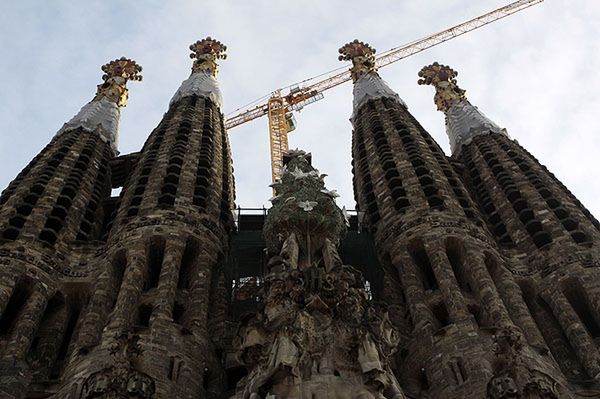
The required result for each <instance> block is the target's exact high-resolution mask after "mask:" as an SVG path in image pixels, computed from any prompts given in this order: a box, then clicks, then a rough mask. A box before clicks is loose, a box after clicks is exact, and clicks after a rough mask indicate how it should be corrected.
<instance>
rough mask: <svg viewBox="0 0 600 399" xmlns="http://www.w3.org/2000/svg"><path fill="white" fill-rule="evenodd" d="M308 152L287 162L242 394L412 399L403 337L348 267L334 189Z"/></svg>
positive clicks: (242, 346) (243, 329) (240, 344)
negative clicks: (402, 364) (401, 350)
mask: <svg viewBox="0 0 600 399" xmlns="http://www.w3.org/2000/svg"><path fill="white" fill-rule="evenodd" d="M322 179H323V178H322V176H320V175H319V172H318V171H317V170H315V169H314V168H313V167H312V166H311V165H310V162H309V159H308V156H307V154H305V153H303V152H295V153H294V154H293V155H292V159H291V160H289V162H287V164H286V169H285V170H284V172H283V174H282V179H281V182H280V184H278V185H277V186H276V197H275V198H274V199H273V200H272V201H273V207H272V208H271V209H270V210H269V214H268V217H267V220H266V223H265V228H264V234H265V239H266V243H267V248H268V251H269V255H270V258H269V261H268V265H267V267H268V272H267V275H266V276H265V283H264V288H263V290H264V292H263V298H264V299H263V310H262V311H260V312H257V313H254V314H249V315H247V316H246V317H245V318H244V319H243V321H242V323H241V325H240V328H239V331H238V334H237V339H236V341H237V342H236V343H237V345H236V347H237V349H238V352H237V356H238V358H239V360H240V362H241V363H242V364H243V365H244V366H245V367H246V368H248V369H249V373H248V375H247V377H246V378H244V379H242V380H241V381H240V382H239V383H238V392H237V394H236V395H235V396H234V397H235V398H252V399H255V398H256V399H257V398H264V397H277V398H279V397H281V398H298V399H300V398H307V397H309V398H311V397H323V398H364V399H370V398H373V399H375V398H383V397H385V398H394V399H402V398H404V397H405V396H404V395H403V394H402V392H401V390H400V387H399V385H398V382H397V381H396V378H395V377H394V374H393V372H392V370H391V368H390V361H391V359H392V355H393V354H394V352H395V349H396V346H397V343H398V339H399V335H398V333H397V331H395V330H394V327H393V326H392V323H391V322H390V320H389V317H388V314H387V309H386V306H385V305H384V304H380V303H375V302H371V301H369V297H368V294H367V291H366V290H365V286H364V281H363V278H362V275H361V273H360V272H359V271H358V270H356V269H355V268H353V267H352V266H350V265H344V264H343V263H342V260H341V259H340V257H339V254H338V251H337V246H338V243H339V241H340V239H341V238H342V235H343V234H344V233H345V224H344V222H345V220H344V216H343V214H342V211H341V210H340V209H339V208H338V207H337V206H336V205H335V202H334V200H333V198H332V197H333V196H334V192H331V191H328V190H327V189H325V186H324V184H323V180H322Z"/></svg>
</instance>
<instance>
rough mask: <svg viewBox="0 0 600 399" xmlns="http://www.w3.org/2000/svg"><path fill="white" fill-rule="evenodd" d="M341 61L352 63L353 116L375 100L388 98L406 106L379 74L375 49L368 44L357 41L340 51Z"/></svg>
mask: <svg viewBox="0 0 600 399" xmlns="http://www.w3.org/2000/svg"><path fill="white" fill-rule="evenodd" d="M338 51H339V52H340V54H341V55H340V56H339V57H338V59H339V60H340V61H352V68H350V73H351V74H352V81H353V82H354V90H353V94H354V102H353V108H354V110H353V116H354V115H355V114H356V113H357V112H358V109H359V108H360V107H361V106H362V105H363V104H365V103H366V102H367V101H369V100H371V99H374V98H381V97H388V98H392V99H395V100H396V101H398V102H400V103H401V104H402V105H404V106H406V104H405V103H404V101H402V99H401V98H400V96H398V94H397V93H396V92H394V91H393V90H392V89H390V87H389V86H388V85H387V83H386V82H385V81H384V80H383V79H381V77H380V76H379V74H378V73H377V66H376V65H375V51H376V50H375V49H374V48H373V47H371V46H369V45H368V44H367V43H363V42H361V41H358V40H357V39H355V40H354V41H352V42H350V43H347V44H345V45H344V46H342V47H341V48H340V49H339V50H338Z"/></svg>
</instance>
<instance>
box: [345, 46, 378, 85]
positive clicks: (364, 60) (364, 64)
mask: <svg viewBox="0 0 600 399" xmlns="http://www.w3.org/2000/svg"><path fill="white" fill-rule="evenodd" d="M338 51H339V53H340V54H341V55H340V56H339V57H338V60H340V61H352V68H350V72H351V73H352V80H353V81H355V82H356V80H358V78H360V77H361V76H363V75H364V74H366V73H368V72H376V71H377V67H376V66H375V52H376V50H375V49H374V48H373V47H371V46H369V44H367V43H363V42H361V41H359V40H358V39H355V40H354V41H351V42H350V43H347V44H345V45H344V46H342V47H341V48H340V49H339V50H338Z"/></svg>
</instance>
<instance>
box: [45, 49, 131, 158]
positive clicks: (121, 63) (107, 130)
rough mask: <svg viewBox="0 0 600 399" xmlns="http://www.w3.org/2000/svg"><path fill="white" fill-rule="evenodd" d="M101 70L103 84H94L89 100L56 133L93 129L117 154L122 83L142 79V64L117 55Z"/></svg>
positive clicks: (124, 96) (123, 93)
mask: <svg viewBox="0 0 600 399" xmlns="http://www.w3.org/2000/svg"><path fill="white" fill-rule="evenodd" d="M102 71H103V72H104V75H102V80H103V81H104V83H102V84H99V85H98V88H97V90H96V95H95V96H94V98H93V99H92V101H90V102H89V103H87V104H86V105H84V106H83V108H81V110H80V111H79V113H78V114H77V115H75V116H74V117H73V118H72V119H71V120H70V121H69V122H67V123H65V124H64V125H63V127H62V128H61V129H60V130H59V131H58V133H57V135H59V134H62V133H64V132H66V131H69V130H73V129H77V128H82V129H84V130H87V131H89V132H96V131H97V133H98V134H99V136H100V137H101V138H102V140H104V141H106V142H109V143H110V145H111V147H112V149H113V151H114V152H115V153H117V152H118V151H117V139H118V134H119V120H120V115H121V112H120V107H124V106H125V103H126V102H127V97H128V91H127V86H126V85H127V82H128V81H130V80H133V81H141V80H142V75H140V72H141V71H142V67H141V66H140V65H138V64H137V63H136V62H135V61H133V60H130V59H129V58H125V57H121V58H119V59H116V60H113V61H111V62H109V63H107V64H105V65H103V66H102Z"/></svg>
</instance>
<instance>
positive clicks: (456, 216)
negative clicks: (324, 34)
mask: <svg viewBox="0 0 600 399" xmlns="http://www.w3.org/2000/svg"><path fill="white" fill-rule="evenodd" d="M374 52H375V50H373V49H372V48H371V47H369V46H368V45H367V44H365V43H362V42H359V41H356V40H355V41H354V42H351V43H348V44H347V45H345V46H344V47H342V48H341V49H340V53H341V54H342V55H341V56H340V60H351V61H352V63H353V67H352V69H351V72H352V77H353V80H354V104H353V105H354V106H353V108H354V109H353V114H352V119H351V121H352V125H353V129H354V130H353V137H352V141H353V143H352V155H353V173H354V188H355V196H356V201H357V203H358V206H359V210H360V211H362V212H365V214H366V219H367V221H368V223H369V225H370V230H371V231H372V232H373V234H374V236H375V241H376V245H377V247H378V251H379V253H380V259H381V263H382V265H383V267H384V271H385V273H386V283H385V290H386V292H385V294H384V297H385V298H386V300H387V301H388V303H389V305H390V316H391V319H392V321H393V322H394V324H395V325H396V326H397V328H399V329H400V330H401V331H405V332H406V337H405V339H404V340H403V341H402V342H401V343H400V349H399V355H398V356H397V358H396V364H395V370H396V372H397V376H398V378H399V380H400V384H401V386H402V388H403V389H404V391H405V392H406V393H407V395H410V396H411V397H431V398H441V397H453V398H454V397H455V398H459V397H460V398H482V397H488V396H489V397H492V398H500V397H509V396H506V395H515V394H525V392H528V394H529V392H533V393H532V394H531V395H533V396H527V397H536V398H538V397H542V396H540V395H542V393H540V392H546V391H549V392H551V394H552V395H554V396H548V397H558V395H560V392H562V391H563V390H564V389H563V388H562V387H563V385H564V384H565V382H564V380H563V377H562V375H561V374H560V372H559V371H557V366H556V365H555V363H554V361H553V359H552V357H551V356H548V355H546V353H547V352H548V350H547V347H546V345H545V342H544V340H543V339H542V336H541V333H540V331H539V330H538V328H537V326H536V324H535V323H534V320H533V318H532V317H531V315H530V313H529V311H528V308H527V306H526V303H525V301H524V300H523V295H522V292H521V289H520V287H519V286H518V285H517V283H516V282H515V280H514V279H513V278H512V276H511V274H510V272H508V269H507V268H506V267H505V260H504V258H503V257H502V254H501V253H500V251H499V250H498V247H497V245H496V243H495V242H494V239H493V236H492V235H491V233H490V232H489V231H488V229H487V227H486V226H485V225H484V223H483V221H482V219H481V217H480V213H479V212H478V210H477V207H476V205H475V203H474V202H473V200H472V199H471V197H470V195H469V193H468V191H467V189H466V188H465V186H464V185H463V183H462V181H461V178H460V176H459V174H457V173H456V171H455V170H454V168H453V166H452V165H451V163H450V161H449V160H448V158H447V157H446V156H445V155H444V153H443V151H442V150H441V148H440V147H439V146H438V145H437V143H435V141H434V140H433V139H432V137H431V136H430V135H429V134H428V133H427V132H426V131H425V130H424V129H423V127H422V126H421V125H420V124H419V123H418V122H417V121H416V120H415V118H414V117H413V116H412V115H411V114H410V113H409V112H408V110H407V107H406V104H405V103H404V102H403V101H402V100H401V99H400V97H399V96H398V95H397V94H396V93H395V92H393V91H392V90H391V89H390V88H389V87H388V86H387V84H386V83H385V82H384V81H383V80H382V79H381V78H380V77H379V75H378V74H377V72H376V66H375V58H374ZM536 395H537V396H536ZM510 397H512V396H510ZM560 397H565V396H560ZM567 397H568V396H567Z"/></svg>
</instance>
